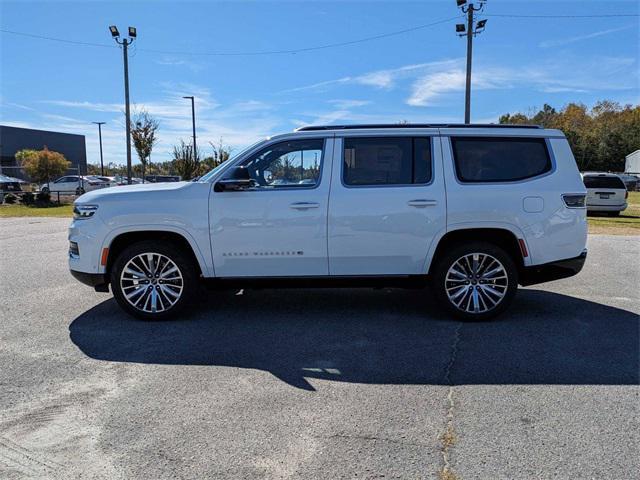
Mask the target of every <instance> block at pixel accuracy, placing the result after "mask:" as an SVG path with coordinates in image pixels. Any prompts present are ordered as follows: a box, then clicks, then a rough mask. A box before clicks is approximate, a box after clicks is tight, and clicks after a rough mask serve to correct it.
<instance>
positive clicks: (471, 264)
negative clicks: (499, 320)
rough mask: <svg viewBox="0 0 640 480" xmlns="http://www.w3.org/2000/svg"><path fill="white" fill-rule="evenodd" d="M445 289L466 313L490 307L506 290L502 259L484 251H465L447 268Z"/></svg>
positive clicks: (486, 310)
mask: <svg viewBox="0 0 640 480" xmlns="http://www.w3.org/2000/svg"><path fill="white" fill-rule="evenodd" d="M444 286H445V290H446V292H447V296H448V297H449V301H450V302H451V303H452V304H453V305H454V306H455V307H456V308H458V309H459V310H462V311H463V312H467V313H472V314H473V313H485V312H489V311H491V310H493V309H494V308H496V307H497V306H498V304H499V303H500V302H501V301H502V299H503V298H504V296H505V295H506V293H507V287H508V286H509V278H508V276H507V271H506V270H505V268H504V266H503V265H502V263H500V262H499V261H498V260H497V259H496V258H495V257H492V256H491V255H488V254H486V253H478V252H474V253H469V254H467V255H464V256H462V257H460V258H459V259H458V260H456V261H455V262H454V263H453V265H451V267H450V268H449V270H448V271H447V275H446V277H445V285H444Z"/></svg>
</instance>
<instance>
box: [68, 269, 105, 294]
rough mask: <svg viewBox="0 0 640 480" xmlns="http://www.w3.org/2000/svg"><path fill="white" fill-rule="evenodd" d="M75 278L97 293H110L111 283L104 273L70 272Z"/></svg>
mask: <svg viewBox="0 0 640 480" xmlns="http://www.w3.org/2000/svg"><path fill="white" fill-rule="evenodd" d="M69 271H70V272H71V275H72V276H73V278H75V279H76V280H78V281H79V282H80V283H84V284H85V285H89V286H90V287H93V288H94V289H95V291H96V292H108V291H109V282H108V281H107V278H106V276H105V275H104V274H103V273H86V272H78V271H77V270H69Z"/></svg>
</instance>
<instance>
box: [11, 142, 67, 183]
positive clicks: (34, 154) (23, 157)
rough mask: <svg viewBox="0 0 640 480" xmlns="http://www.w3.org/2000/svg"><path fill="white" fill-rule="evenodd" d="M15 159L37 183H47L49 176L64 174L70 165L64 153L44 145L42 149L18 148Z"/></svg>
mask: <svg viewBox="0 0 640 480" xmlns="http://www.w3.org/2000/svg"><path fill="white" fill-rule="evenodd" d="M16 160H17V162H18V164H19V165H20V166H21V167H23V168H24V170H25V172H26V173H27V175H29V177H31V179H32V180H34V181H35V182H37V183H48V182H49V181H50V179H51V178H55V177H59V176H61V175H64V173H65V172H66V171H67V170H68V169H69V167H70V166H71V162H69V161H68V160H67V159H66V158H64V155H62V154H61V153H58V152H54V151H51V150H49V149H48V148H47V147H46V145H45V147H44V148H43V149H42V150H30V149H25V150H20V151H19V152H17V153H16Z"/></svg>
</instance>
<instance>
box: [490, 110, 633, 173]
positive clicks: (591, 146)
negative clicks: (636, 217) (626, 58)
mask: <svg viewBox="0 0 640 480" xmlns="http://www.w3.org/2000/svg"><path fill="white" fill-rule="evenodd" d="M500 123H512V124H534V125H542V126H543V127H545V128H557V129H559V130H562V131H563V132H564V134H565V135H566V136H567V139H568V140H569V144H570V145H571V149H572V150H573V154H574V156H575V158H576V162H577V163H578V168H579V169H580V170H581V171H586V170H597V171H611V172H622V171H624V161H625V156H626V155H628V154H629V153H631V152H634V151H635V150H638V149H640V105H635V106H633V105H624V106H622V105H620V104H619V103H617V102H612V101H610V100H603V101H600V102H598V103H596V104H595V105H594V106H593V108H591V109H589V108H588V107H587V106H586V105H583V104H581V103H569V104H567V105H565V106H564V107H563V108H562V109H561V110H556V109H555V108H553V107H552V106H550V105H547V104H545V105H544V107H542V109H541V110H540V111H538V112H529V113H528V114H524V113H513V114H510V113H507V114H505V115H502V116H501V117H500Z"/></svg>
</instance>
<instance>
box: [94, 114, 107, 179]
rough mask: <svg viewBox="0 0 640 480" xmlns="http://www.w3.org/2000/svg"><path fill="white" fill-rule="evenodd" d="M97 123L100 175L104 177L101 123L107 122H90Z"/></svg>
mask: <svg viewBox="0 0 640 480" xmlns="http://www.w3.org/2000/svg"><path fill="white" fill-rule="evenodd" d="M91 123H95V124H96V125H98V138H99V140H100V175H102V176H103V177H104V160H103V158H102V125H104V124H105V123H107V122H91Z"/></svg>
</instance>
